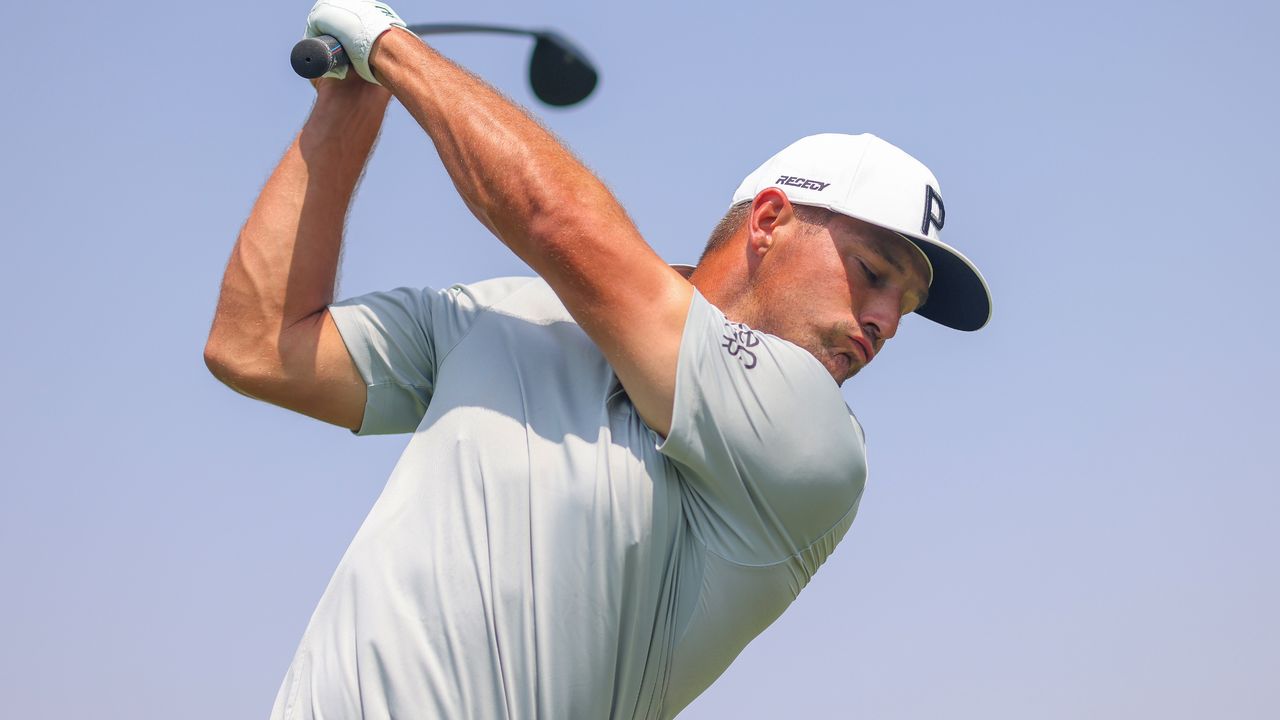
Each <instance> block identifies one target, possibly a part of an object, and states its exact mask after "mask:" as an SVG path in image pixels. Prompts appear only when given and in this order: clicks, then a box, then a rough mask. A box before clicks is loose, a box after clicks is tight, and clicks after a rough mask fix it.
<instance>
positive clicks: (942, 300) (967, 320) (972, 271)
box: [903, 233, 991, 331]
mask: <svg viewBox="0 0 1280 720" xmlns="http://www.w3.org/2000/svg"><path fill="white" fill-rule="evenodd" d="M903 236H904V237H906V238H907V239H908V240H910V241H911V242H913V243H915V244H916V247H918V248H920V250H921V251H922V252H923V253H924V254H925V256H926V257H928V258H929V263H930V264H931V265H933V284H931V285H930V286H929V299H928V301H926V302H925V304H924V305H923V306H921V307H920V309H919V310H916V313H917V314H919V315H923V316H924V317H926V318H929V319H930V320H932V321H934V322H936V323H938V324H939V325H946V326H947V327H949V328H954V329H956V330H965V331H973V330H978V329H981V328H982V327H983V326H984V325H986V324H987V322H988V321H989V320H991V290H990V289H989V288H988V287H987V281H986V280H985V279H984V278H983V277H982V273H980V272H978V268H977V267H976V266H974V264H973V263H972V262H970V261H969V258H967V257H965V256H964V255H961V254H960V253H959V252H958V251H957V250H956V249H955V248H952V247H951V246H949V245H944V244H942V243H939V242H935V241H933V240H929V239H928V238H922V237H918V236H915V235H907V234H905V233H903Z"/></svg>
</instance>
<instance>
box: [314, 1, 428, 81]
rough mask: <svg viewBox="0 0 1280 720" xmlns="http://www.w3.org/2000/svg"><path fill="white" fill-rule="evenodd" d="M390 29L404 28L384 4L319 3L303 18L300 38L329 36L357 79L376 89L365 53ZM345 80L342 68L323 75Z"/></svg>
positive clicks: (358, 2) (396, 16)
mask: <svg viewBox="0 0 1280 720" xmlns="http://www.w3.org/2000/svg"><path fill="white" fill-rule="evenodd" d="M393 27H400V28H403V27H405V23H404V20H401V19H400V16H399V15H397V14H396V11H395V10H392V9H391V7H390V6H388V5H386V4H384V3H380V2H375V1H374V0H319V2H317V3H316V4H315V5H314V6H313V7H312V8H311V12H310V14H308V15H307V30H306V33H304V34H303V37H309V38H310V37H316V36H318V35H332V36H333V37H335V38H337V39H338V42H340V43H342V48H343V49H344V50H346V51H347V57H348V58H349V59H350V60H351V66H352V67H354V68H355V69H356V72H357V73H358V74H359V75H360V77H362V78H364V79H365V80H367V81H368V82H371V83H373V84H374V85H377V84H378V81H377V80H375V79H374V77H373V72H372V71H370V70H369V52H370V51H371V50H372V49H373V43H374V41H375V40H377V39H378V37H380V36H381V35H382V33H384V32H386V31H388V30H390V29H391V28H393ZM346 76H347V68H346V67H345V66H344V67H340V68H337V69H335V70H331V71H329V72H328V73H327V74H325V77H333V78H339V79H342V78H345V77H346Z"/></svg>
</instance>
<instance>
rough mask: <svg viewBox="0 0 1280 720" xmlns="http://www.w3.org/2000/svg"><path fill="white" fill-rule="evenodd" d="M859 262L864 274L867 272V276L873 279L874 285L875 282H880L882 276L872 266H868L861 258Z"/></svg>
mask: <svg viewBox="0 0 1280 720" xmlns="http://www.w3.org/2000/svg"><path fill="white" fill-rule="evenodd" d="M858 264H859V265H861V266H862V272H863V274H865V275H866V276H867V279H868V280H870V281H871V284H872V285H874V284H876V283H878V282H880V276H879V275H877V274H876V273H875V272H873V271H872V270H871V268H869V267H867V264H866V263H864V262H862V261H861V260H859V261H858Z"/></svg>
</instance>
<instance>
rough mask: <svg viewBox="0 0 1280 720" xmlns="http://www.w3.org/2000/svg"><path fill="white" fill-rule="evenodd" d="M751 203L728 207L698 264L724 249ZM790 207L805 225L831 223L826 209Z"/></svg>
mask: <svg viewBox="0 0 1280 720" xmlns="http://www.w3.org/2000/svg"><path fill="white" fill-rule="evenodd" d="M751 202H752V201H751V200H743V201H742V202H740V203H737V204H735V205H732V206H730V207H729V211H728V212H726V213H725V214H724V217H722V218H720V222H718V223H716V227H715V229H714V230H712V231H711V237H710V238H709V239H708V240H707V246H706V247H705V248H703V250H702V257H701V258H699V259H698V262H699V263H701V262H702V260H703V259H705V258H706V257H707V256H708V255H710V254H711V253H714V252H716V251H717V250H719V249H720V248H722V247H724V246H725V245H726V244H727V243H728V242H729V238H730V237H732V236H733V234H734V233H736V232H737V231H738V228H740V227H742V226H743V225H744V224H746V222H747V216H748V215H750V214H751ZM791 207H792V209H794V210H795V213H796V218H797V219H798V220H800V222H802V223H804V224H806V225H814V226H817V227H826V225H827V223H828V222H830V221H831V216H832V212H831V211H830V210H828V209H826V208H820V207H814V206H812V205H796V204H793V205H792V206H791Z"/></svg>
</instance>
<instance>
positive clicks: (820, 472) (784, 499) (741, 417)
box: [658, 292, 866, 564]
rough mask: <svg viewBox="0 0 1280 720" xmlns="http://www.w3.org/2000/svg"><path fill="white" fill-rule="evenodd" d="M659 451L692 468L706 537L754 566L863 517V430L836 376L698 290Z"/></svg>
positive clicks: (697, 518)
mask: <svg viewBox="0 0 1280 720" xmlns="http://www.w3.org/2000/svg"><path fill="white" fill-rule="evenodd" d="M658 449H659V451H660V452H662V453H663V454H664V455H666V456H667V457H668V458H669V459H671V460H672V461H673V462H674V463H675V464H676V465H677V466H678V467H679V468H680V470H681V472H680V475H681V477H682V478H684V480H685V482H684V487H683V488H682V490H683V491H684V492H685V493H686V495H687V496H688V500H689V502H688V507H689V508H690V518H691V521H692V523H693V525H694V527H695V531H696V532H698V533H699V534H700V535H701V536H702V539H703V540H704V542H707V543H708V546H709V547H711V549H713V550H714V551H716V552H717V553H719V554H721V555H722V556H724V557H725V558H726V559H729V560H732V561H734V562H740V563H745V564H766V563H771V562H779V561H781V560H784V559H786V558H788V557H791V556H793V555H795V554H797V553H799V552H801V551H803V550H805V549H806V548H808V547H809V546H810V545H812V544H814V543H816V542H818V541H820V540H822V539H823V538H824V537H825V536H826V535H827V534H828V532H829V531H831V530H832V529H833V528H835V527H836V526H837V525H839V524H841V522H842V521H843V520H846V519H847V518H848V517H849V516H850V515H851V513H853V512H855V510H856V508H857V504H858V500H859V499H860V498H861V495H862V489H863V486H864V483H865V480H866V455H865V446H864V441H863V435H862V429H861V427H860V426H859V425H858V422H857V420H856V419H855V418H854V416H853V413H852V412H851V411H850V410H849V407H848V406H847V405H846V404H845V402H844V398H843V396H841V394H840V390H839V387H838V386H837V385H836V383H835V381H834V380H833V379H832V377H831V375H830V373H829V372H827V370H826V368H824V367H823V366H822V364H821V363H819V362H818V361H817V359H816V358H814V357H813V355H811V354H810V353H809V352H808V351H806V350H804V349H802V348H800V347H798V346H796V345H794V344H792V343H790V342H787V341H786V340H783V339H781V338H778V337H774V336H772V335H768V334H765V333H759V332H755V331H754V330H752V329H751V328H749V327H747V326H746V325H743V324H741V323H734V322H730V321H729V320H727V319H726V318H725V316H724V313H722V312H720V311H719V309H717V308H716V307H715V306H714V305H712V304H710V303H709V302H707V300H706V299H705V298H703V297H702V295H701V294H700V293H697V292H695V293H694V296H693V302H692V304H691V306H690V308H689V316H688V319H687V320H686V323H685V329H684V335H683V337H682V339H681V343H680V354H679V363H678V369H677V372H676V393H675V407H674V413H673V416H672V423H671V431H670V432H669V433H668V435H667V438H666V440H664V441H663V442H662V444H661V445H659V447H658Z"/></svg>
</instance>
